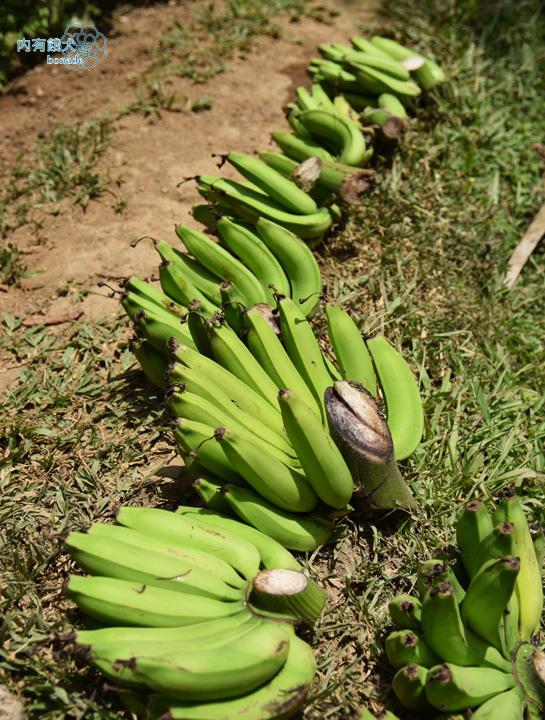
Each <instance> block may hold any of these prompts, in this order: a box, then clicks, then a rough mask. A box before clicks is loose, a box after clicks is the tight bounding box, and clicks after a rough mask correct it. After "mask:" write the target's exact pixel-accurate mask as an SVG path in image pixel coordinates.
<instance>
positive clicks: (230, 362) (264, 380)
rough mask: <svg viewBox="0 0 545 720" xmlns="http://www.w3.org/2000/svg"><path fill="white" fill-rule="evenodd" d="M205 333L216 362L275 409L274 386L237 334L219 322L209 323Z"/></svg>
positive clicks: (275, 390)
mask: <svg viewBox="0 0 545 720" xmlns="http://www.w3.org/2000/svg"><path fill="white" fill-rule="evenodd" d="M206 331H207V334H208V338H209V340H210V346H211V348H212V352H213V353H214V359H215V360H216V362H218V363H219V364H220V365H222V366H223V367H224V368H225V369H226V370H229V372H231V373H233V375H236V377H238V378H239V379H240V380H242V381H243V382H244V383H246V385H248V386H249V387H251V388H252V389H253V390H254V391H255V392H256V393H257V394H258V395H261V397H262V398H263V399H264V400H266V401H267V402H268V403H269V404H270V405H272V406H273V407H276V392H277V388H276V385H275V384H274V382H273V381H272V380H271V378H270V377H269V376H268V375H267V373H266V372H265V370H263V368H262V367H261V365H260V364H259V362H258V361H257V360H256V359H255V357H254V356H253V355H252V353H251V352H250V350H248V348H247V347H246V345H245V344H244V343H243V342H242V340H241V339H240V338H239V337H238V336H237V334H236V333H235V332H234V331H233V330H231V328H230V327H229V326H227V325H225V324H222V323H220V322H215V323H210V324H209V325H208V326H207V327H206Z"/></svg>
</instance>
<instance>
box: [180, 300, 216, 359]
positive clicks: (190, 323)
mask: <svg viewBox="0 0 545 720" xmlns="http://www.w3.org/2000/svg"><path fill="white" fill-rule="evenodd" d="M185 322H186V323H187V327H188V330H189V332H190V334H191V337H192V338H193V343H194V344H195V347H196V348H197V350H198V351H199V352H200V353H201V354H202V355H206V357H208V358H211V357H212V348H211V347H210V341H209V340H208V335H207V334H206V331H205V327H206V325H207V323H209V322H211V320H210V319H209V318H207V317H204V315H202V314H201V313H200V312H199V310H198V309H191V310H188V312H187V313H186V316H185Z"/></svg>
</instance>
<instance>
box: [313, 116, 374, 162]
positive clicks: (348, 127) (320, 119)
mask: <svg viewBox="0 0 545 720" xmlns="http://www.w3.org/2000/svg"><path fill="white" fill-rule="evenodd" d="M299 120H300V121H301V122H302V123H303V125H304V126H305V127H306V128H307V130H308V131H309V132H310V133H311V134H312V135H313V137H314V138H316V139H318V138H325V139H326V140H328V141H330V142H331V143H332V144H333V145H334V146H335V148H336V149H337V160H338V162H340V163H345V164H346V165H353V166H359V165H361V164H362V163H363V160H364V157H365V151H366V150H367V146H366V144H365V139H364V137H363V135H362V132H361V130H360V128H359V127H358V125H356V123H354V122H352V121H351V120H350V119H349V118H345V117H342V116H340V115H339V114H338V113H334V112H329V111H327V110H323V109H321V108H317V109H315V110H304V111H303V112H301V113H300V114H299Z"/></svg>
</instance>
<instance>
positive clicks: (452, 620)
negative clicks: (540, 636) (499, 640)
mask: <svg viewBox="0 0 545 720" xmlns="http://www.w3.org/2000/svg"><path fill="white" fill-rule="evenodd" d="M421 624H422V632H423V634H424V638H425V639H426V642H427V643H428V645H429V646H430V648H431V649H432V650H433V652H435V653H436V654H437V655H439V657H440V658H442V659H443V660H446V661H447V662H452V663H456V664H457V665H462V666H464V667H468V666H472V665H475V666H476V665H480V666H481V667H487V668H495V669H499V670H501V671H503V672H509V670H510V668H511V663H509V662H508V661H507V660H506V659H505V658H503V657H502V656H501V654H500V653H499V652H498V651H497V650H496V648H494V647H492V645H489V644H488V643H487V642H485V641H484V640H482V639H481V638H480V637H479V636H477V635H475V634H474V633H472V632H471V631H470V630H469V629H467V628H466V627H465V626H464V624H463V621H462V616H461V613H460V608H459V606H458V602H457V601H456V597H455V596H454V590H453V588H452V585H451V584H450V582H448V581H445V582H443V583H440V584H439V585H437V586H436V587H434V588H432V589H431V590H430V591H429V592H428V593H426V595H425V597H424V600H423V602H422V620H421Z"/></svg>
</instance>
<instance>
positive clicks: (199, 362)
mask: <svg viewBox="0 0 545 720" xmlns="http://www.w3.org/2000/svg"><path fill="white" fill-rule="evenodd" d="M169 351H170V354H171V356H172V357H173V358H174V359H175V360H177V361H178V363H179V364H180V365H185V366H186V367H189V368H191V369H193V370H195V371H196V372H200V373H203V374H205V375H208V377H209V378H210V381H211V382H213V383H215V384H216V385H217V386H218V387H221V388H222V389H223V391H224V392H226V393H227V394H228V395H229V397H230V400H232V401H233V402H235V403H236V404H237V405H238V406H239V407H240V408H242V410H244V411H245V412H247V413H248V414H249V415H251V416H253V417H256V418H257V419H258V420H261V422H263V423H264V424H265V425H268V426H269V427H270V428H271V429H272V430H274V431H275V432H276V433H277V434H279V435H280V437H282V438H284V431H283V426H282V417H281V415H280V410H279V408H278V405H277V404H276V403H275V404H274V405H273V404H271V403H269V402H268V401H266V400H264V399H263V397H262V396H261V395H260V394H259V393H257V392H255V391H254V390H252V388H251V387H250V386H249V385H247V384H246V383H245V382H243V381H242V380H240V379H239V378H238V377H237V376H236V375H233V373H232V372H230V371H229V370H226V369H225V368H224V367H222V366H221V365H220V364H219V363H217V362H215V361H214V360H211V359H210V358H207V357H205V356H204V355H201V354H200V353H198V352H196V351H195V350H193V349H192V348H191V347H190V346H189V345H187V344H184V343H179V344H176V343H174V344H173V343H171V344H170V346H169ZM177 379H178V369H177V364H175V365H174V366H173V367H172V368H171V370H170V382H175V381H176V380H177ZM182 381H183V377H182Z"/></svg>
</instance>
